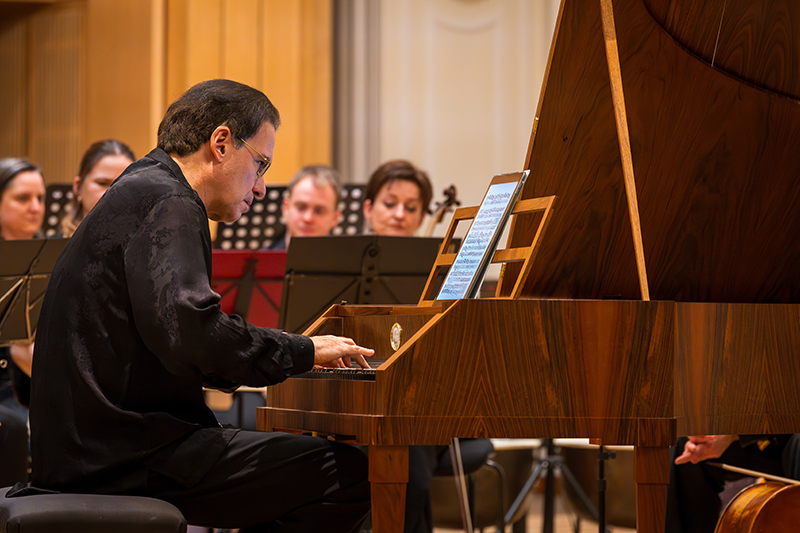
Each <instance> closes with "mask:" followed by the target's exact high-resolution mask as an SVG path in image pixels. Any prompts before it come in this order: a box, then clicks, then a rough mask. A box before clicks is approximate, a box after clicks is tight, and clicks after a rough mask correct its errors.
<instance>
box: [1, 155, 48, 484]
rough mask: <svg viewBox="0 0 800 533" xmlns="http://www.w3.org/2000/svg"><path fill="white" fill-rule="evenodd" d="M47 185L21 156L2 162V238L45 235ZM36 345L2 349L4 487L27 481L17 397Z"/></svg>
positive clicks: (24, 426) (24, 427)
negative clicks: (43, 228) (43, 227)
mask: <svg viewBox="0 0 800 533" xmlns="http://www.w3.org/2000/svg"><path fill="white" fill-rule="evenodd" d="M44 195H45V186H44V178H43V177H42V172H41V171H40V170H39V168H38V167H37V166H36V165H34V164H33V163H31V162H30V161H28V160H27V159H21V158H16V157H9V158H5V159H0V240H3V241H13V240H22V239H33V238H35V237H41V229H42V222H43V221H44ZM32 350H33V345H32V344H29V343H25V344H15V345H12V346H8V347H4V348H0V462H2V464H0V483H2V486H9V485H13V484H14V483H16V482H18V481H27V479H28V421H27V419H28V413H27V409H25V407H27V405H25V406H23V405H22V404H21V403H20V402H19V401H18V400H17V398H18V397H20V396H21V395H24V394H25V393H26V392H27V391H22V390H20V389H21V387H20V383H23V384H25V385H27V384H28V383H27V382H26V380H27V376H26V375H25V374H24V373H23V372H24V371H28V372H29V369H28V365H29V364H30V363H29V362H30V358H31V353H32Z"/></svg>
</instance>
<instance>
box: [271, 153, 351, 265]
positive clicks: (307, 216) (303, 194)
mask: <svg viewBox="0 0 800 533" xmlns="http://www.w3.org/2000/svg"><path fill="white" fill-rule="evenodd" d="M340 181H341V180H340V178H339V172H337V171H336V170H335V169H333V168H331V167H328V166H325V165H309V166H305V167H303V168H301V169H300V170H299V171H298V172H297V174H295V175H294V177H293V178H292V180H291V181H290V182H289V186H288V187H287V190H286V197H284V199H283V204H282V210H283V220H284V223H285V224H286V231H285V233H284V234H283V236H282V237H279V238H278V239H276V240H275V242H274V243H273V244H272V246H270V249H271V250H285V249H286V248H288V247H289V241H290V240H291V239H292V237H323V236H325V235H328V234H329V233H330V232H331V230H332V229H333V228H335V227H336V225H337V224H339V217H341V215H342V211H341V210H340V209H339V207H338V203H339V190H340V186H339V183H340Z"/></svg>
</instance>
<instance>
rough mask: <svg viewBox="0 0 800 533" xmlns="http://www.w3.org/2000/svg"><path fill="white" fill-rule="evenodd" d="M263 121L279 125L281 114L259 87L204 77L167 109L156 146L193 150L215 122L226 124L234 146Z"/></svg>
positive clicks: (184, 152) (174, 150)
mask: <svg viewBox="0 0 800 533" xmlns="http://www.w3.org/2000/svg"><path fill="white" fill-rule="evenodd" d="M265 122H269V123H270V124H272V125H273V126H274V127H275V129H276V130H277V129H278V126H280V123H281V117H280V114H279V113H278V110H277V109H275V106H274V105H272V102H270V101H269V98H267V97H266V95H265V94H264V93H262V92H261V91H259V90H258V89H253V88H252V87H249V86H247V85H244V84H243V83H238V82H235V81H231V80H208V81H203V82H200V83H198V84H197V85H195V86H194V87H192V88H190V89H189V90H188V91H186V92H185V93H183V95H181V97H180V98H178V99H177V100H175V101H174V102H173V103H172V104H171V105H170V106H169V108H168V109H167V113H166V114H165V115H164V119H163V120H162V121H161V124H159V126H158V147H159V148H161V149H162V150H164V151H165V152H167V153H168V154H173V153H174V154H177V155H178V156H186V155H189V154H193V153H194V152H196V151H197V150H199V149H200V147H201V146H202V145H203V143H204V142H206V141H208V140H209V139H210V138H211V134H212V133H213V132H214V130H215V129H216V128H217V127H218V126H227V127H228V128H230V130H231V134H232V135H233V142H234V146H235V147H236V148H239V147H240V146H241V145H242V143H241V141H240V140H239V138H242V139H245V140H247V139H250V138H251V137H252V136H253V135H255V134H256V133H257V132H258V129H259V128H260V127H261V125H262V124H264V123H265Z"/></svg>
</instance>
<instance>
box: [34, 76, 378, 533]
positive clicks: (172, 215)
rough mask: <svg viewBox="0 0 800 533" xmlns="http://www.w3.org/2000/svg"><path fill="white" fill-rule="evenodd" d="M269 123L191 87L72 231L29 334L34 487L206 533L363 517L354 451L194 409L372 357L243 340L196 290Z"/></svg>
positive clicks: (261, 166) (248, 94)
mask: <svg viewBox="0 0 800 533" xmlns="http://www.w3.org/2000/svg"><path fill="white" fill-rule="evenodd" d="M279 124H280V118H279V115H278V111H277V110H276V109H275V108H274V106H273V105H272V103H271V102H270V101H269V99H267V97H266V96H265V95H264V94H263V93H261V92H260V91H258V90H256V89H253V88H251V87H248V86H246V85H242V84H240V83H236V82H232V81H229V80H211V81H207V82H203V83H200V84H198V85H196V86H194V87H192V88H191V89H189V90H188V91H187V92H186V93H185V94H184V95H183V96H181V97H180V98H179V99H178V100H177V101H176V102H174V103H173V104H172V105H171V106H170V107H169V109H168V110H167V113H166V115H165V117H164V119H163V120H162V122H161V125H160V126H159V130H158V148H156V149H155V150H153V151H152V152H150V153H149V154H148V155H146V156H145V157H144V158H142V159H140V160H138V161H137V162H135V163H133V164H132V165H131V166H130V167H129V168H128V169H127V170H126V171H125V173H123V175H122V176H121V177H120V178H118V179H117V180H116V181H115V182H114V184H113V185H112V186H111V187H110V188H109V189H108V191H107V192H106V193H105V195H104V196H103V198H102V199H101V200H100V201H99V202H98V204H97V205H96V206H95V208H94V209H93V210H92V211H91V212H90V213H89V214H88V215H87V217H86V219H85V220H84V221H83V223H82V224H81V225H80V226H79V227H78V230H77V231H76V233H75V235H73V237H72V238H71V239H70V241H69V243H68V244H67V246H66V248H65V249H64V252H63V253H62V255H61V257H60V258H59V260H58V263H57V264H56V267H55V269H54V271H53V275H52V278H51V280H50V284H49V286H48V290H47V293H46V295H45V299H44V303H43V306H42V311H41V315H40V319H39V328H38V332H37V337H36V347H35V357H34V362H33V372H32V379H33V384H32V398H31V417H30V418H31V432H32V450H31V453H32V458H33V471H32V475H31V480H32V485H33V487H38V488H42V489H50V490H58V491H62V492H87V493H102V494H138V495H145V496H152V497H156V498H161V499H164V500H167V501H169V502H171V503H173V504H174V505H176V506H177V507H178V508H179V509H180V510H181V511H182V512H183V513H184V515H185V516H186V518H187V521H188V522H189V523H190V524H195V525H199V526H204V527H224V528H241V531H242V532H251V531H273V530H281V531H308V532H311V531H323V530H324V531H338V532H352V531H357V530H358V526H359V524H360V523H361V522H362V521H363V518H364V517H365V516H366V513H367V511H368V509H369V483H368V481H367V462H366V457H365V456H364V454H363V453H362V452H361V451H360V450H358V449H356V448H354V447H351V446H347V445H341V444H338V443H334V442H329V441H327V440H325V439H320V438H315V437H306V436H300V435H288V434H282V433H266V432H258V431H244V430H238V429H235V428H228V427H221V426H220V425H219V423H218V422H217V420H216V419H215V418H214V415H213V414H212V412H211V410H210V409H209V408H208V407H207V406H206V404H205V402H204V399H203V387H204V386H206V387H209V386H210V387H217V388H223V389H227V390H232V389H235V388H236V387H237V386H239V385H249V386H254V387H261V386H265V385H271V384H275V383H279V382H281V381H283V380H285V379H286V378H287V377H289V376H290V375H293V374H299V373H302V372H306V371H308V370H310V369H311V368H312V367H313V366H314V365H323V366H338V367H341V366H345V365H347V366H349V359H350V357H353V358H355V359H356V360H357V361H358V363H359V364H360V365H361V366H366V361H365V360H364V356H369V355H371V354H372V350H368V349H365V348H362V347H360V346H357V345H356V344H355V343H354V342H353V341H352V340H350V339H344V338H341V337H333V336H323V337H312V338H309V337H304V336H302V335H291V334H287V333H283V332H281V331H278V330H272V329H267V328H258V327H255V326H253V325H251V324H247V323H246V322H244V321H243V320H242V319H241V318H240V317H237V316H235V315H234V316H228V315H226V314H225V313H223V312H221V311H220V307H219V301H220V296H219V295H218V294H216V293H214V292H213V291H212V290H211V288H210V282H209V280H210V278H211V237H210V233H209V229H208V220H207V219H208V218H210V219H212V220H221V221H226V222H232V221H234V220H236V219H237V218H239V217H240V216H241V215H242V213H244V212H245V211H247V209H248V208H249V206H250V204H251V203H252V202H253V199H254V198H260V197H262V196H263V195H264V193H265V186H264V181H263V175H264V172H266V170H267V169H268V168H269V166H270V163H271V160H272V153H273V148H274V146H275V130H276V129H277V127H278V125H279Z"/></svg>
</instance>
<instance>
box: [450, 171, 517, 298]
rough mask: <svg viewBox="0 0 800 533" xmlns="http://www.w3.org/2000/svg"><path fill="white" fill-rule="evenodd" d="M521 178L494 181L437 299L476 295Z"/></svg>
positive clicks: (472, 296)
mask: <svg viewBox="0 0 800 533" xmlns="http://www.w3.org/2000/svg"><path fill="white" fill-rule="evenodd" d="M519 183H520V182H518V181H511V182H506V183H493V184H492V185H490V186H489V190H488V191H487V193H486V196H485V197H484V199H483V202H481V206H480V208H479V209H478V214H477V215H476V216H475V220H474V221H473V222H472V226H470V228H469V231H468V232H467V236H466V238H465V239H464V243H463V244H462V245H461V249H460V250H459V251H458V255H457V256H456V259H455V261H454V262H453V265H452V266H451V267H450V271H449V272H448V273H447V277H446V278H445V280H444V283H443V284H442V289H441V290H440V291H439V295H438V297H437V299H438V300H458V299H461V298H474V297H475V296H477V290H478V287H479V286H480V284H481V282H482V281H483V277H484V276H485V275H486V268H487V266H488V265H489V260H490V259H491V255H492V254H493V253H494V250H495V249H496V248H497V241H498V239H499V238H500V234H501V233H502V231H503V227H504V225H505V222H506V220H508V216H509V214H510V213H511V207H512V206H513V204H514V202H515V200H516V198H517V196H518V194H519V190H518V186H519Z"/></svg>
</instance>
